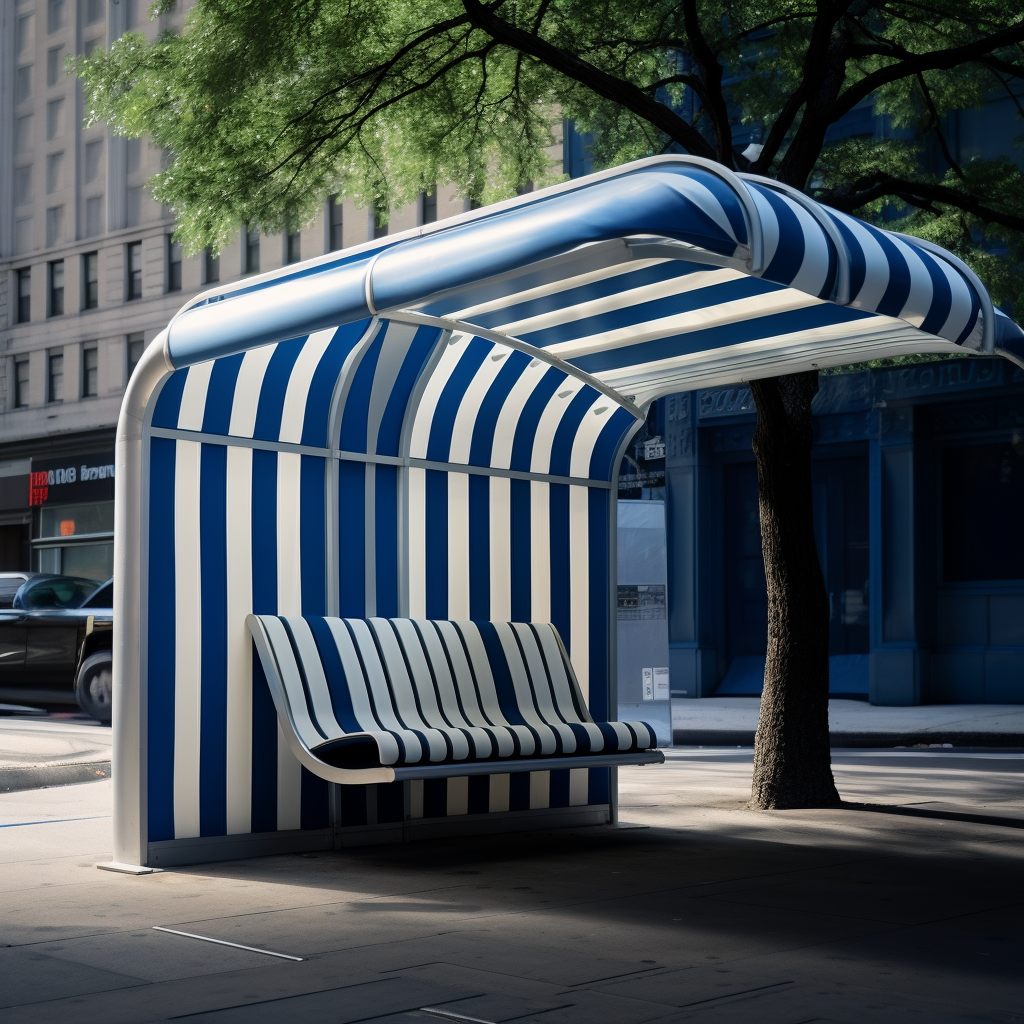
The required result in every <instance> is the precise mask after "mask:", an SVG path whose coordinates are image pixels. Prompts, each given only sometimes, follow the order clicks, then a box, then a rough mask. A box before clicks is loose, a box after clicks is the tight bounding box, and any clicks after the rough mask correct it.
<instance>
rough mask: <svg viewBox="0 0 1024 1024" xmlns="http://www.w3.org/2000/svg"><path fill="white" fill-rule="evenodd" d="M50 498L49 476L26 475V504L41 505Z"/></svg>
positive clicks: (46, 474) (43, 474)
mask: <svg viewBox="0 0 1024 1024" xmlns="http://www.w3.org/2000/svg"><path fill="white" fill-rule="evenodd" d="M49 496H50V487H49V474H48V473H45V472H42V473H29V475H28V503H29V505H42V504H44V503H45V502H46V499H47V498H48V497H49Z"/></svg>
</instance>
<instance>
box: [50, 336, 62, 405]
mask: <svg viewBox="0 0 1024 1024" xmlns="http://www.w3.org/2000/svg"><path fill="white" fill-rule="evenodd" d="M46 400H47V401H48V402H63V401H64V350H63V349H57V350H56V351H55V352H48V353H47V355H46Z"/></svg>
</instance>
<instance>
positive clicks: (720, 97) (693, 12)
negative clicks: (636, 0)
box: [683, 0, 734, 167]
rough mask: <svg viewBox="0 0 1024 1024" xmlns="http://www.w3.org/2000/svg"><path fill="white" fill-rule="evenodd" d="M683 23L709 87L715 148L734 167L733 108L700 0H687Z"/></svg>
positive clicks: (708, 103) (726, 164)
mask: <svg viewBox="0 0 1024 1024" xmlns="http://www.w3.org/2000/svg"><path fill="white" fill-rule="evenodd" d="M683 24H684V25H685V26H686V34H687V36H688V37H689V40H690V47H691V49H692V51H693V56H694V58H695V59H696V61H697V64H698V65H699V66H700V70H701V72H702V74H703V77H704V87H705V89H706V91H707V99H706V101H705V105H706V106H707V108H708V113H709V114H710V115H711V124H712V126H713V127H714V131H715V149H716V150H717V155H718V160H719V162H720V163H723V164H725V166H726V167H733V166H734V164H733V160H732V126H731V125H730V124H729V108H728V106H727V105H726V102H725V94H724V93H723V92H722V65H721V64H719V62H718V56H717V54H716V53H715V52H714V50H712V49H711V47H710V46H709V45H708V41H707V39H706V38H705V37H704V31H703V29H701V27H700V19H699V18H698V17H697V0H683Z"/></svg>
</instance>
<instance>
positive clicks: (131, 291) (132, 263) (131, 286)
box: [124, 242, 142, 299]
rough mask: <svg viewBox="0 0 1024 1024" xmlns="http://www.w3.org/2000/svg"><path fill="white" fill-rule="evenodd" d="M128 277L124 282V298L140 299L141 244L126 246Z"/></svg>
mask: <svg viewBox="0 0 1024 1024" xmlns="http://www.w3.org/2000/svg"><path fill="white" fill-rule="evenodd" d="M127 249H128V253H127V257H128V258H127V267H128V277H127V280H126V281H125V296H124V297H125V298H126V299H141V298H142V243H141V242H129V243H128V245H127Z"/></svg>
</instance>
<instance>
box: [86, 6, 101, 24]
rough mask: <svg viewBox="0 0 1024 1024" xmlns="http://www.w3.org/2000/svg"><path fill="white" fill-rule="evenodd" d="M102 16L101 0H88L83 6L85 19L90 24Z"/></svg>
mask: <svg viewBox="0 0 1024 1024" xmlns="http://www.w3.org/2000/svg"><path fill="white" fill-rule="evenodd" d="M102 18H103V0H88V3H87V4H86V7H85V21H86V24H87V25H92V24H94V23H95V22H97V21H101V20H102Z"/></svg>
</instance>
